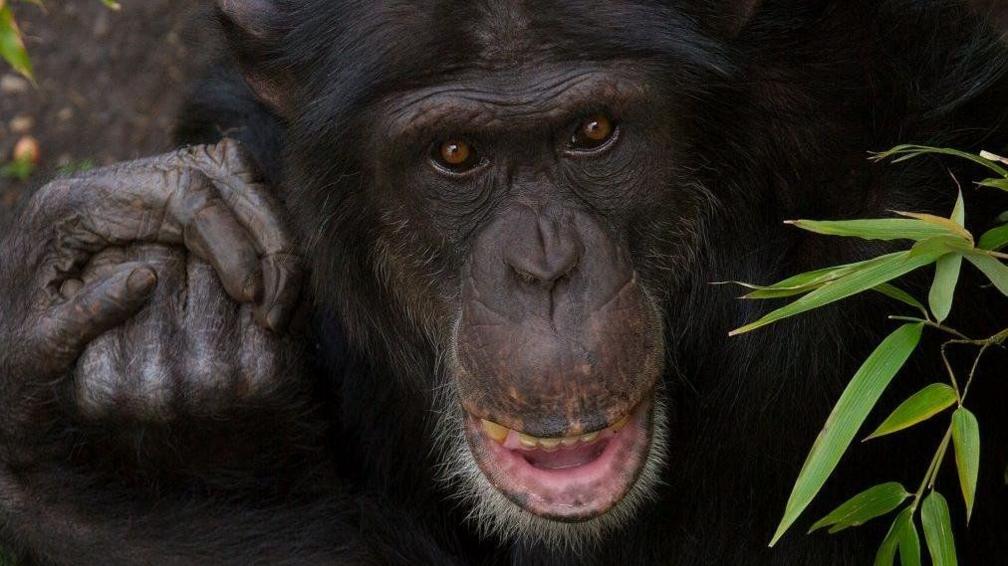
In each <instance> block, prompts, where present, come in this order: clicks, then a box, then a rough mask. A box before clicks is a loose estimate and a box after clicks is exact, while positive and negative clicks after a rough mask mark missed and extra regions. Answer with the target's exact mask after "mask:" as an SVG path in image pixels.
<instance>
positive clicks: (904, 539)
mask: <svg viewBox="0 0 1008 566" xmlns="http://www.w3.org/2000/svg"><path fill="white" fill-rule="evenodd" d="M909 511H910V513H909V514H907V517H906V520H905V521H904V522H903V523H902V524H901V525H900V530H899V535H898V536H899V554H900V564H901V565H902V566H921V548H920V536H918V535H917V526H916V525H914V522H913V510H912V509H909Z"/></svg>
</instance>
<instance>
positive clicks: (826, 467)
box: [770, 323, 924, 546]
mask: <svg viewBox="0 0 1008 566" xmlns="http://www.w3.org/2000/svg"><path fill="white" fill-rule="evenodd" d="M923 328H924V325H923V324H922V323H915V324H904V325H903V326H900V327H899V328H897V329H896V330H895V331H894V332H893V333H892V334H890V335H889V336H887V337H886V339H885V340H883V341H882V343H881V344H879V345H878V347H877V348H875V351H873V352H872V353H871V355H869V356H868V359H866V360H865V361H864V363H863V364H861V368H860V369H858V371H857V373H856V374H854V377H853V378H851V380H850V383H848V384H847V388H846V389H844V392H843V393H842V394H841V395H840V399H839V400H838V401H837V403H836V406H834V407H833V411H832V412H831V413H830V416H829V418H828V419H826V424H825V425H823V429H822V431H820V432H819V436H818V437H817V438H816V441H815V444H813V445H812V450H811V451H810V452H809V455H808V457H807V458H806V459H805V464H804V465H803V466H802V469H801V472H799V473H798V479H797V480H796V481H795V485H794V488H793V489H792V491H791V496H790V497H789V498H788V502H787V506H786V508H785V510H784V517H783V518H782V519H781V522H780V525H778V526H777V532H776V533H774V536H773V539H772V540H771V541H770V546H773V545H774V544H776V542H777V541H778V540H780V537H781V536H783V535H784V533H785V532H786V531H787V530H788V528H790V527H791V525H792V524H793V523H794V522H795V520H796V519H797V518H798V516H799V515H801V513H802V511H804V510H805V508H806V507H808V505H809V503H811V502H812V499H813V498H814V497H815V496H816V494H817V493H819V490H820V489H822V486H823V484H825V483H826V480H827V479H828V478H829V476H830V474H832V473H833V470H834V469H835V468H836V466H837V464H838V463H839V462H840V458H841V457H842V456H843V454H844V452H846V450H847V447H848V446H850V443H851V440H853V439H854V435H856V434H857V431H858V429H859V428H861V425H862V424H863V423H864V421H865V418H866V417H867V416H868V413H869V412H870V411H871V409H872V407H874V406H875V403H877V402H878V399H879V397H880V396H881V395H882V392H883V391H885V389H886V387H887V386H888V385H889V382H890V381H892V378H893V376H895V375H896V372H898V371H899V370H900V368H901V367H903V364H905V363H906V361H907V359H908V358H909V357H910V354H911V353H913V351H914V348H916V347H917V343H918V342H919V341H920V337H921V331H922V329H923Z"/></svg>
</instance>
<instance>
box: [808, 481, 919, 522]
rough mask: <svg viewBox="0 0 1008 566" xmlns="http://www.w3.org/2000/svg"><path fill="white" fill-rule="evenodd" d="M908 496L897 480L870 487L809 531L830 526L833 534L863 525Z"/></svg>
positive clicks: (897, 504) (891, 508)
mask: <svg viewBox="0 0 1008 566" xmlns="http://www.w3.org/2000/svg"><path fill="white" fill-rule="evenodd" d="M907 497H910V494H909V493H907V491H906V490H905V489H903V486H902V485H900V484H899V483H897V482H889V483H883V484H879V485H876V486H873V487H869V488H868V489H866V490H864V491H862V492H861V493H859V494H857V495H855V496H854V497H851V498H850V499H848V500H847V501H846V502H844V503H843V504H841V505H840V506H839V507H837V508H836V509H834V510H833V511H831V512H830V513H829V514H828V515H826V516H825V517H823V518H822V519H819V520H818V521H817V522H816V523H815V524H814V525H812V528H810V529H809V531H808V532H809V533H812V532H815V531H817V530H819V529H821V528H823V527H830V531H829V532H830V534H833V533H837V532H840V531H842V530H844V529H846V528H849V527H856V526H858V525H862V524H864V523H865V522H867V521H870V520H871V519H874V518H876V517H881V516H882V515H885V514H886V513H889V512H890V511H892V510H893V509H895V508H897V507H899V504H900V503H903V501H905V500H906V498H907Z"/></svg>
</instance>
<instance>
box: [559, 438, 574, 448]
mask: <svg viewBox="0 0 1008 566" xmlns="http://www.w3.org/2000/svg"><path fill="white" fill-rule="evenodd" d="M577 441H578V437H576V436H567V437H564V438H561V439H560V444H563V445H564V446H574V445H575V444H577Z"/></svg>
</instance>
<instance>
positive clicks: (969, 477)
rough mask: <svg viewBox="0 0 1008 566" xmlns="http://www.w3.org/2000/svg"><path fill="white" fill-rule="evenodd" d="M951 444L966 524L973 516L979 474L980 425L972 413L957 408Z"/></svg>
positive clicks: (963, 408) (953, 420) (953, 421)
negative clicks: (964, 508)
mask: <svg viewBox="0 0 1008 566" xmlns="http://www.w3.org/2000/svg"><path fill="white" fill-rule="evenodd" d="M952 443H953V444H954V445H955V460H956V469H957V470H958V471H959V487H960V488H961V489H962V494H963V500H964V501H965V502H966V522H969V519H970V517H971V516H972V515H973V499H974V496H975V495H976V486H977V476H978V475H979V473H980V425H979V424H977V419H976V417H975V416H974V415H973V413H971V412H969V410H967V409H966V408H965V407H959V408H958V409H956V412H955V413H953V414H952Z"/></svg>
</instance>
